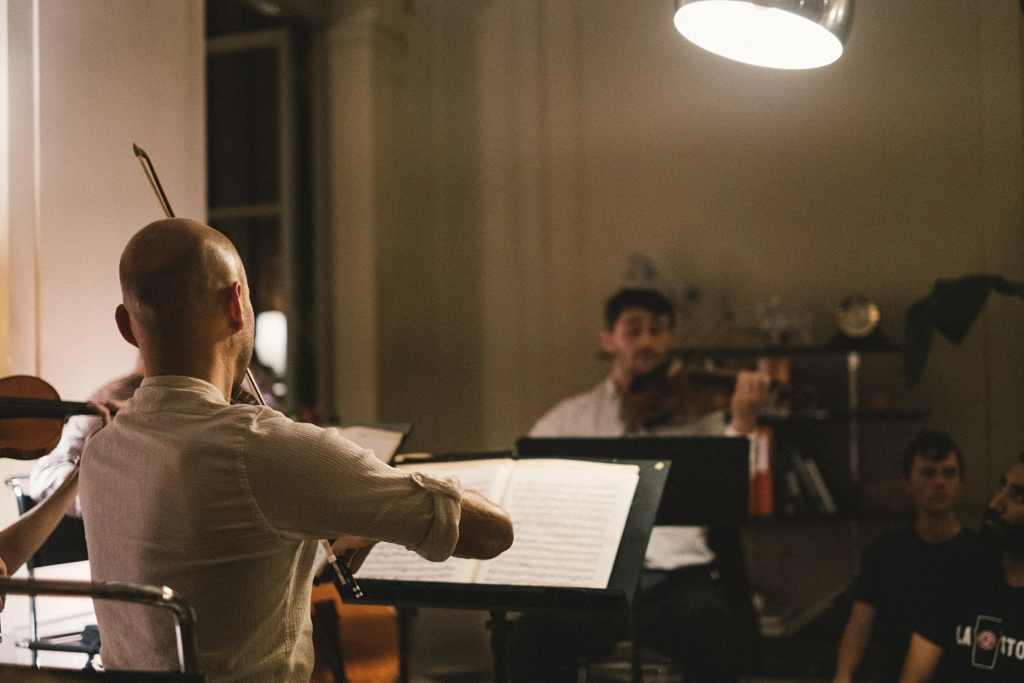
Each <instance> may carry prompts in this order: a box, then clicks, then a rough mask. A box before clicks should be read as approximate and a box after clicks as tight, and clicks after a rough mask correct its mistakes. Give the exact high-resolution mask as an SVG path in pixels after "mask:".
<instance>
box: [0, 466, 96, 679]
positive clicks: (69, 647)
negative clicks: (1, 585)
mask: <svg viewBox="0 0 1024 683" xmlns="http://www.w3.org/2000/svg"><path fill="white" fill-rule="evenodd" d="M28 478H29V477H28V475H18V476H14V477H11V478H10V479H8V480H7V485H8V486H10V487H11V490H12V491H13V492H14V497H15V500H16V501H17V503H18V514H19V515H24V514H25V513H27V512H28V511H29V510H31V509H32V507H34V506H35V505H36V504H37V501H35V500H34V499H33V498H32V496H30V495H29V494H28V492H27V491H26V490H25V487H24V486H23V484H22V482H23V481H27V480H28ZM62 524H63V522H62ZM48 540H49V539H48ZM51 552H52V551H51ZM39 556H40V552H39V551H36V553H35V554H33V556H32V557H31V558H30V559H29V561H28V562H27V563H26V565H25V566H26V569H27V570H28V578H30V579H34V578H35V569H36V567H37V566H51V565H53V564H63V562H46V563H44V564H39ZM77 559H80V560H84V559H86V558H85V557H81V558H77ZM68 561H72V562H73V561H76V560H74V559H73V560H68ZM29 630H30V633H31V637H30V638H29V639H28V640H26V641H19V642H18V643H17V645H18V647H25V648H28V649H30V650H31V651H32V666H39V652H40V651H48V652H73V653H80V654H85V655H88V656H89V658H88V660H87V661H86V663H85V670H87V671H88V670H91V669H92V660H93V657H95V656H96V655H97V654H99V648H98V647H88V646H85V645H84V644H83V642H82V635H83V633H84V631H82V632H77V633H58V634H54V635H50V636H44V637H43V638H40V637H39V617H38V613H37V610H36V597H35V596H34V595H31V596H29Z"/></svg>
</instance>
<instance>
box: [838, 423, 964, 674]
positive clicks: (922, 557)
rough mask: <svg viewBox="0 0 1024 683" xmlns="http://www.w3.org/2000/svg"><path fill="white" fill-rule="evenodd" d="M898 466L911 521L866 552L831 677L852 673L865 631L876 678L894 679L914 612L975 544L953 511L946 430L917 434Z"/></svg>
mask: <svg viewBox="0 0 1024 683" xmlns="http://www.w3.org/2000/svg"><path fill="white" fill-rule="evenodd" d="M902 472H903V479H904V485H905V488H906V491H907V494H908V495H909V496H910V499H911V501H912V502H913V505H914V511H915V520H914V526H913V527H911V528H907V529H901V530H898V531H894V532H892V533H888V534H885V535H883V536H880V537H879V538H878V539H876V540H875V542H874V543H873V544H872V545H871V547H870V548H869V549H868V551H867V553H866V554H865V556H864V561H863V563H862V565H861V570H860V575H859V576H858V577H857V581H856V583H855V584H854V587H853V591H852V593H853V599H854V603H853V609H852V611H851V613H850V618H849V621H847V623H846V629H845V630H844V631H843V638H842V640H841V641H840V645H839V655H838V661H837V664H836V677H835V683H849V682H850V681H852V680H853V676H854V673H855V672H856V670H857V667H858V665H859V664H860V663H861V661H862V659H863V657H864V653H865V651H866V650H867V647H868V643H869V642H870V641H871V640H872V638H871V636H872V634H873V635H874V638H873V640H874V642H876V643H877V644H878V646H879V657H878V666H879V671H878V676H877V678H876V679H875V680H877V681H892V682H895V681H896V680H898V678H899V675H900V670H901V668H902V666H903V660H904V658H905V657H906V654H907V647H908V646H909V644H910V636H911V633H913V630H914V625H915V624H916V623H917V620H918V619H919V618H920V616H921V614H922V613H923V611H924V610H925V609H927V606H928V603H929V602H930V601H932V600H934V599H935V596H936V594H938V593H939V592H940V590H941V588H942V586H943V585H944V583H945V582H946V581H948V579H949V574H950V572H951V571H953V570H954V568H956V567H959V566H961V565H962V563H963V562H964V561H965V559H966V558H968V557H971V556H972V555H974V554H976V553H977V552H978V551H979V549H980V547H981V544H980V541H978V538H977V536H976V535H975V534H974V533H973V532H971V531H969V530H968V529H965V528H964V527H963V525H962V524H961V523H960V519H959V517H958V516H957V513H956V509H955V506H956V503H957V501H958V500H959V496H960V488H961V484H962V483H963V479H964V457H963V454H962V453H961V452H960V449H959V448H957V445H956V444H955V443H954V442H953V439H952V438H951V437H950V436H949V435H948V434H945V433H943V432H939V431H931V430H929V431H924V432H921V433H920V434H918V435H917V436H916V437H915V438H914V439H913V440H912V441H911V442H910V444H909V445H908V446H907V449H906V451H905V452H904V454H903V462H902Z"/></svg>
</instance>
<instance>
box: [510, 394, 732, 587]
mask: <svg viewBox="0 0 1024 683" xmlns="http://www.w3.org/2000/svg"><path fill="white" fill-rule="evenodd" d="M529 435H530V436H531V437H573V436H577V437H618V436H622V437H626V436H627V435H626V423H625V422H623V420H622V401H621V399H620V397H619V392H618V389H616V387H615V382H614V381H613V380H612V378H611V377H608V378H606V379H605V380H604V381H603V382H601V383H600V384H598V385H597V386H596V387H594V388H593V389H591V390H590V391H588V392H586V393H583V394H579V395H577V396H573V397H571V398H567V399H565V400H564V401H562V402H560V403H559V404H558V405H556V406H555V407H554V408H552V409H551V410H549V411H548V412H547V413H545V414H544V415H543V416H542V417H541V418H540V419H539V420H537V422H536V423H535V424H534V425H533V428H532V429H531V430H530V432H529ZM738 435H739V433H738V432H736V430H735V429H733V427H732V426H731V425H729V426H726V424H725V414H724V413H723V412H722V411H717V412H714V413H711V414H709V415H706V416H704V417H702V418H700V419H699V420H694V421H692V422H685V423H684V422H669V423H667V424H664V425H659V426H657V427H655V428H654V429H652V430H641V431H640V432H637V433H636V434H630V435H629V437H633V436H639V437H643V436H738ZM714 559H715V553H714V552H712V550H711V548H709V547H708V542H707V528H706V527H702V526H656V527H654V528H653V529H651V538H650V540H649V541H648V542H647V553H646V555H645V557H644V568H645V569H660V570H672V569H679V568H680V567H689V566H694V565H700V564H708V563H710V562H713V561H714Z"/></svg>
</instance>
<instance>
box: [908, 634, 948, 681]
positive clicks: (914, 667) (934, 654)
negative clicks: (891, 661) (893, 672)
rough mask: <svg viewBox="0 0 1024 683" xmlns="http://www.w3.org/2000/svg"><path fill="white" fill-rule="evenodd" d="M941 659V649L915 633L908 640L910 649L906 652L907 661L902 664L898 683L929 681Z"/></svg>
mask: <svg viewBox="0 0 1024 683" xmlns="http://www.w3.org/2000/svg"><path fill="white" fill-rule="evenodd" d="M941 658H942V648H941V647H939V646H938V645H936V644H935V643H933V642H932V641H930V640H928V639H927V638H925V637H923V636H922V635H920V634H919V633H915V634H914V635H913V636H911V638H910V649H908V650H907V659H906V660H905V661H904V662H903V673H901V674H900V683H925V681H930V680H931V679H932V676H934V675H935V669H937V668H938V666H939V660H940V659H941Z"/></svg>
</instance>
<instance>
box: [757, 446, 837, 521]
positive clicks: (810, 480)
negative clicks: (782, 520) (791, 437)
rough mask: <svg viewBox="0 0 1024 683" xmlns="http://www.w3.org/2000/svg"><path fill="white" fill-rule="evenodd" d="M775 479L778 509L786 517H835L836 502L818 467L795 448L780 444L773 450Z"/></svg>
mask: <svg viewBox="0 0 1024 683" xmlns="http://www.w3.org/2000/svg"><path fill="white" fill-rule="evenodd" d="M773 457H774V469H775V477H776V486H775V495H776V496H777V500H776V508H777V509H778V510H779V512H781V513H782V514H784V515H786V516H794V515H798V514H803V513H806V512H818V513H822V514H829V515H834V514H836V513H837V512H838V511H839V510H838V506H837V505H836V502H835V498H834V497H833V496H832V493H831V491H830V490H829V488H828V485H827V484H826V483H825V479H824V477H822V475H821V470H820V469H819V468H818V464H817V463H816V462H815V461H814V460H813V459H811V458H809V457H806V456H805V455H804V454H803V453H801V452H800V451H799V450H798V449H797V448H796V447H794V446H793V445H792V444H789V443H786V442H784V441H778V442H777V443H776V444H775V448H774V450H773Z"/></svg>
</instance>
